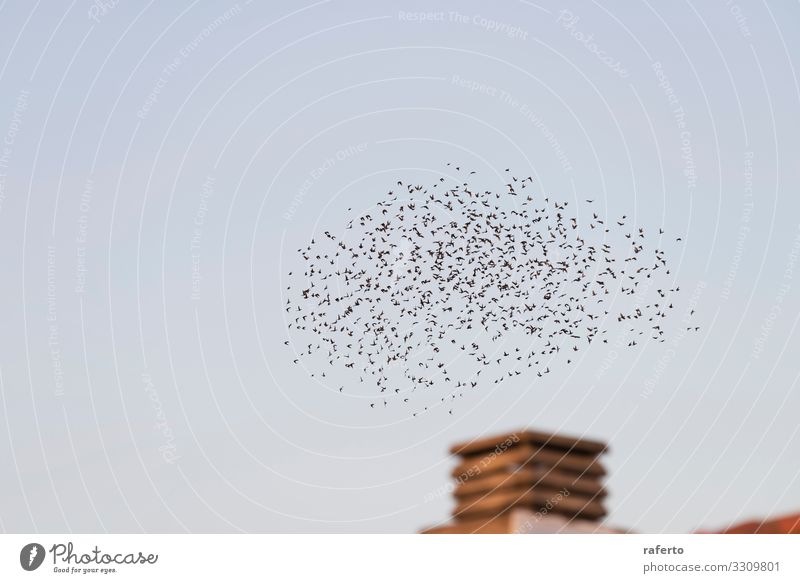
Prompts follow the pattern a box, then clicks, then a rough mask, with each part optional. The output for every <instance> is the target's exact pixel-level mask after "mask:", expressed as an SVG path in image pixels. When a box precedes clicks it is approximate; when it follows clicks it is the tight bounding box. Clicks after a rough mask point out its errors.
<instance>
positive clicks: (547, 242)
mask: <svg viewBox="0 0 800 583" xmlns="http://www.w3.org/2000/svg"><path fill="white" fill-rule="evenodd" d="M453 168H454V169H455V170H457V171H458V172H459V173H460V174H459V175H460V176H462V178H459V179H458V180H457V181H456V182H455V183H454V184H452V185H449V186H447V185H446V180H445V178H440V179H438V181H437V182H436V183H435V184H433V185H432V186H431V187H429V188H424V187H423V186H422V185H418V184H408V183H405V182H403V181H398V182H397V184H396V187H395V188H394V189H393V190H391V191H389V193H388V195H387V197H386V198H385V199H384V200H381V201H379V202H377V204H376V206H375V207H374V208H373V210H371V211H369V212H365V213H363V214H361V215H360V216H358V217H356V218H353V219H352V220H350V221H349V223H348V224H347V227H346V229H344V232H343V233H341V234H338V235H337V234H333V233H331V232H330V231H325V232H324V233H323V234H322V236H318V237H316V238H315V239H312V240H311V241H310V243H309V244H308V245H307V246H305V247H302V248H300V249H298V252H299V253H300V255H301V256H302V259H303V261H304V266H305V267H304V269H303V271H302V273H300V272H298V273H292V272H290V273H289V275H290V277H291V278H292V279H296V280H298V281H293V283H292V285H289V286H288V288H287V296H288V297H287V299H286V304H285V306H284V308H285V315H286V320H287V326H288V328H289V333H290V336H291V340H286V341H285V344H286V345H287V346H290V347H291V349H293V350H294V352H295V354H294V355H293V357H292V358H293V360H294V363H295V364H298V365H304V366H307V367H308V368H309V369H310V370H312V371H313V372H312V373H311V374H312V376H319V377H327V373H328V372H330V369H331V368H333V367H341V368H342V369H343V370H345V371H349V374H348V375H345V376H349V378H351V379H352V382H356V378H357V379H358V381H357V382H360V383H365V384H367V385H368V386H369V387H372V388H373V390H375V391H377V392H376V393H375V394H374V399H370V401H369V405H370V407H373V408H374V407H376V406H379V405H381V404H382V405H383V406H386V405H388V404H389V403H390V402H391V401H393V400H398V401H402V402H406V403H407V402H408V401H409V398H410V397H412V394H413V393H414V392H415V391H420V390H428V391H430V390H434V387H443V388H444V392H445V394H443V395H442V396H441V397H440V400H441V401H445V402H449V401H450V400H454V399H456V398H458V397H459V396H463V394H464V392H465V391H468V390H477V389H479V388H480V387H481V386H483V385H486V384H499V383H501V382H503V381H505V380H508V379H513V378H515V377H517V376H520V375H526V377H525V378H526V379H529V378H533V379H536V378H541V377H543V376H544V375H547V374H549V373H551V372H552V370H553V369H554V367H556V366H557V365H560V364H563V363H564V362H565V363H566V364H570V363H572V362H573V360H574V359H575V358H576V355H577V353H578V352H579V351H580V350H582V349H583V348H585V347H587V346H588V345H590V344H592V343H593V342H599V343H608V342H609V330H611V329H612V328H614V327H617V328H620V334H622V335H623V336H622V337H624V344H623V345H627V346H636V345H637V344H638V343H639V342H641V341H642V340H644V339H645V338H646V339H650V340H652V341H659V342H663V341H664V339H665V338H664V320H665V318H667V317H668V314H669V313H670V311H671V310H672V309H673V299H672V298H673V295H674V294H675V293H677V292H679V289H678V287H674V288H670V287H667V285H668V284H667V283H664V284H659V283H658V282H659V281H663V282H667V281H668V280H669V275H670V271H669V269H668V267H667V260H666V257H665V253H664V251H662V250H659V249H658V248H655V247H651V246H650V245H649V243H650V241H648V237H647V236H646V234H645V231H644V229H643V228H641V227H636V226H633V225H631V224H630V223H629V219H628V218H627V217H626V216H622V217H620V218H618V219H614V220H605V219H603V218H601V217H600V216H599V215H598V214H597V212H595V211H594V210H593V207H592V205H593V202H594V201H593V200H586V201H585V202H586V204H587V205H589V208H588V210H585V211H584V212H583V213H575V214H571V213H570V210H569V202H564V201H557V200H554V199H551V198H550V197H549V196H545V195H540V194H535V193H534V192H533V190H534V189H533V188H532V185H533V180H532V178H531V177H527V178H521V177H520V178H517V177H514V176H512V175H511V174H510V171H509V170H506V172H507V173H508V183H507V184H506V185H505V188H504V189H503V190H502V191H501V192H491V191H488V190H480V189H477V188H475V189H473V188H471V187H470V185H469V184H468V182H467V181H466V180H465V178H464V177H465V176H471V175H473V174H475V173H474V172H469V173H468V174H467V173H466V172H461V169H460V168H459V167H456V166H453ZM348 211H350V212H351V211H352V209H348ZM580 215H584V216H583V217H582V218H581V220H582V222H581V224H579V222H578V216H580ZM658 235H659V236H658V240H657V241H656V243H657V244H660V243H661V242H662V241H664V240H665V239H666V237H665V236H664V231H663V230H662V229H659V231H658ZM677 241H680V238H677ZM653 290H655V291H653ZM626 299H627V300H628V301H625V300H626ZM620 304H623V305H622V306H621V305H620ZM615 344H617V342H615ZM331 378H334V375H332V376H331V377H328V380H327V381H324V382H327V383H328V384H330V379H331ZM336 378H339V379H340V380H341V377H336ZM337 384H338V383H334V385H333V386H334V388H337V387H336V385H337ZM348 384H349V383H348ZM338 390H339V391H340V392H344V391H345V390H346V389H345V385H341V386H338ZM425 409H427V407H425ZM450 413H451V414H452V408H451V409H450ZM414 415H416V412H415V413H414Z"/></svg>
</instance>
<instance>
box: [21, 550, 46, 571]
mask: <svg viewBox="0 0 800 583" xmlns="http://www.w3.org/2000/svg"><path fill="white" fill-rule="evenodd" d="M44 555H45V552H44V547H43V546H42V545H40V544H39V543H28V544H27V545H25V546H24V547H22V550H21V551H20V552H19V564H20V565H22V568H23V569H25V570H26V571H35V570H36V569H38V568H39V567H40V566H41V564H42V562H44Z"/></svg>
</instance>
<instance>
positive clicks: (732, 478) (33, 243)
mask: <svg viewBox="0 0 800 583" xmlns="http://www.w3.org/2000/svg"><path fill="white" fill-rule="evenodd" d="M420 11H423V13H421V12H420ZM799 20H800V6H798V4H797V3H796V2H788V1H787V2H772V3H769V5H768V4H767V3H765V2H755V1H753V2H750V1H746V2H739V3H734V2H722V1H720V2H711V3H699V2H698V3H688V2H675V3H655V2H638V3H631V2H621V1H614V2H574V3H568V4H558V3H545V2H542V3H532V2H526V1H524V2H516V1H508V2H497V3H491V4H488V3H479V2H454V1H443V2H436V3H430V2H396V3H395V2H393V3H388V2H340V1H329V2H325V1H323V2H318V3H314V4H310V3H309V4H298V3H294V2H270V3H269V5H268V6H265V5H262V4H261V3H255V2H254V3H245V2H240V3H238V4H233V3H228V4H226V3H213V5H212V3H199V2H194V3H190V2H169V3H165V2H162V3H155V2H150V3H149V4H147V3H133V2H122V1H120V2H118V3H116V5H115V4H114V3H113V2H111V1H108V2H106V3H105V4H103V3H102V2H101V1H99V0H98V2H96V3H91V2H89V1H88V0H87V1H77V0H76V1H74V2H72V3H71V4H70V3H62V2H36V3H34V2H23V1H16V2H15V1H6V2H2V3H0V140H2V141H3V143H2V144H0V241H2V245H0V265H1V266H2V270H3V277H2V278H0V314H2V315H1V316H0V321H1V322H2V326H0V377H1V379H2V383H1V384H0V389H2V390H1V391H0V396H1V397H2V398H0V410H2V415H0V435H2V436H3V437H2V438H1V439H0V467H2V468H3V473H4V475H5V476H6V477H7V479H4V480H2V481H0V529H3V530H6V531H11V532H19V531H33V530H39V531H104V530H108V531H114V532H136V531H140V530H144V531H183V530H191V531H208V532H216V531H237V530H245V531H263V532H413V531H415V530H417V529H419V528H421V527H423V526H425V525H428V524H431V523H434V522H436V521H440V520H443V519H445V518H446V517H447V514H448V512H449V510H450V505H451V503H450V500H449V498H448V497H447V496H446V495H445V496H437V495H433V496H432V495H431V493H435V492H437V491H440V490H441V489H442V488H443V486H445V485H446V484H447V482H448V477H449V470H450V468H451V467H452V464H453V461H452V459H450V458H448V457H447V447H448V446H449V445H450V444H451V443H453V442H454V441H457V440H461V439H463V438H466V437H470V436H476V435H480V434H482V433H492V432H497V431H504V430H513V429H516V428H519V427H522V426H525V425H531V426H533V427H536V428H541V429H545V430H559V431H562V432H568V433H585V434H587V435H589V436H592V437H595V438H599V439H603V440H607V441H609V442H610V444H611V449H612V451H611V454H610V455H609V456H608V460H607V465H608V467H609V470H610V475H609V479H608V489H609V490H610V491H611V496H610V497H609V499H608V506H609V508H610V510H611V513H610V516H609V518H608V523H609V524H611V525H622V526H625V527H628V528H632V529H635V530H638V531H646V532H661V531H670V532H685V531H688V530H691V529H694V528H699V527H704V528H714V527H721V526H724V525H725V524H727V523H729V522H732V521H737V520H742V519H747V518H750V517H761V516H766V515H772V514H777V513H781V512H788V511H792V510H797V509H799V508H800V476H799V475H798V472H800V467H798V464H797V460H798V459H799V458H800V456H799V455H798V454H799V453H800V435H798V424H797V411H798V410H800V390H798V386H797V380H798V367H797V363H796V360H795V358H796V356H795V355H797V354H798V351H799V350H800V335H799V334H798V332H797V319H798V314H800V311H798V308H800V294H799V293H798V292H799V291H800V282H798V277H797V274H800V265H798V252H799V251H800V199H798V196H797V192H798V189H799V188H800V174H799V173H798V165H797V164H796V160H797V159H798V155H800V137H799V136H798V128H799V127H800V123H799V122H800V90H799V89H798V81H797V72H796V70H795V65H797V63H798V48H799V47H800V38H798V36H797V34H796V28H797V27H796V24H797V22H798V21H799ZM326 161H327V163H326ZM448 161H459V162H461V163H462V164H463V165H465V166H468V167H470V168H474V169H476V170H478V171H479V172H480V176H481V178H482V179H485V180H486V181H487V182H491V181H492V180H493V179H494V176H496V174H497V173H498V171H501V170H502V169H503V168H506V167H512V168H514V169H515V170H518V171H519V173H520V174H523V173H524V174H532V175H533V176H534V177H535V180H536V184H535V186H536V188H537V190H539V191H541V192H546V193H550V194H552V195H553V196H556V197H560V198H564V199H567V200H571V199H576V198H578V199H580V198H592V197H594V198H597V199H598V203H599V204H601V205H602V208H604V212H605V213H606V214H608V215H615V214H628V215H629V216H632V217H635V220H636V221H640V222H641V223H642V224H651V225H664V226H665V227H667V228H668V229H669V230H670V231H671V232H676V233H681V234H683V236H684V239H685V245H684V246H683V247H682V248H680V247H678V248H676V249H675V251H676V252H675V253H674V254H673V258H672V260H673V264H672V266H673V271H672V275H673V276H674V279H675V282H676V285H679V286H680V287H681V289H682V291H683V292H684V297H683V301H684V302H685V303H684V304H682V305H680V306H678V308H679V311H680V310H681V309H686V306H688V302H689V301H690V300H691V299H692V298H694V299H695V300H696V303H697V315H696V317H697V321H698V323H699V325H701V326H702V330H701V333H700V334H696V335H688V336H685V337H684V336H677V335H675V334H673V336H672V337H670V338H668V341H667V343H665V344H653V345H646V346H643V347H641V349H639V350H635V351H624V350H621V351H619V352H618V353H610V352H609V350H610V349H609V348H608V347H606V348H605V349H603V348H601V347H600V346H597V349H596V350H589V351H586V352H584V353H582V356H581V358H580V359H578V363H577V365H576V366H575V367H574V368H571V369H562V370H560V371H558V372H557V373H556V374H553V375H551V376H550V378H548V379H547V380H546V382H542V381H540V380H539V379H536V378H522V377H520V378H519V380H517V381H515V383H513V384H507V385H505V386H501V388H499V389H497V388H492V389H490V388H488V387H487V388H486V390H485V391H483V392H481V393H477V394H475V395H473V396H470V397H468V398H465V399H464V401H463V403H462V404H461V405H460V406H459V409H458V411H457V414H456V415H454V416H449V415H447V411H443V410H440V409H434V410H433V412H432V413H430V414H428V415H426V416H418V417H415V418H412V417H410V416H409V415H408V411H406V410H403V409H402V408H399V407H389V408H386V409H385V410H368V409H367V408H366V407H365V405H364V401H363V400H361V399H357V398H353V397H348V396H342V395H340V394H338V393H337V394H334V393H333V392H331V391H330V390H329V389H328V388H326V387H323V386H320V385H319V384H317V383H316V382H315V380H314V379H310V378H309V377H308V375H307V374H306V373H304V372H303V371H302V370H300V369H299V368H297V367H293V366H291V365H290V361H291V357H290V355H289V353H287V351H286V349H285V347H284V346H283V340H284V339H285V338H286V335H285V330H284V321H283V316H282V311H281V305H282V303H283V301H284V300H283V296H282V288H284V287H285V285H286V281H285V274H286V273H287V272H288V271H290V270H292V268H293V267H297V266H298V265H299V264H298V262H297V257H296V255H295V254H294V250H295V249H296V248H297V247H299V246H300V245H302V244H303V243H304V242H305V241H307V240H308V239H309V238H311V237H312V236H314V233H320V232H322V231H324V230H331V231H337V230H340V229H341V228H342V227H343V226H344V224H345V221H346V208H347V207H355V208H356V209H357V210H359V211H360V210H364V209H368V208H370V207H371V206H372V205H374V204H375V203H376V202H377V201H378V200H380V199H381V196H382V195H383V193H384V192H385V191H386V190H387V189H388V188H390V187H391V185H392V184H394V183H395V182H396V180H398V179H410V180H413V181H415V182H423V181H432V180H434V179H435V178H437V177H438V176H440V175H441V173H442V172H443V171H445V163H446V162H448ZM435 400H438V399H435ZM431 498H433V500H432V501H431Z"/></svg>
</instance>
